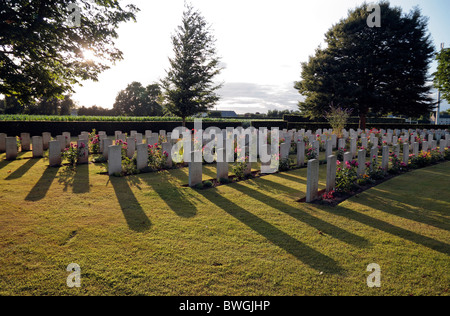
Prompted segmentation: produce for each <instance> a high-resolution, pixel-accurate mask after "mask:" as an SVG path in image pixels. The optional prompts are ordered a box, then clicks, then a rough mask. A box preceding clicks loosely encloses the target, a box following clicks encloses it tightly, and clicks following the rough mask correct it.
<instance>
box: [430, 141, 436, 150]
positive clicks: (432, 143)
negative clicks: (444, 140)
mask: <svg viewBox="0 0 450 316" xmlns="http://www.w3.org/2000/svg"><path fill="white" fill-rule="evenodd" d="M436 148H437V141H436V140H434V139H433V140H431V150H435V149H436Z"/></svg>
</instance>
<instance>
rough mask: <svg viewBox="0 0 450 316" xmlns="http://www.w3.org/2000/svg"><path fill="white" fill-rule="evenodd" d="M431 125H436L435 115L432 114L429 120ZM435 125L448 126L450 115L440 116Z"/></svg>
mask: <svg viewBox="0 0 450 316" xmlns="http://www.w3.org/2000/svg"><path fill="white" fill-rule="evenodd" d="M430 122H431V124H435V123H436V113H433V114H432V115H431V118H430ZM437 125H450V114H440V115H439V122H438V123H437Z"/></svg>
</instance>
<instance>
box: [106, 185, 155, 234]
mask: <svg viewBox="0 0 450 316" xmlns="http://www.w3.org/2000/svg"><path fill="white" fill-rule="evenodd" d="M110 181H111V184H112V186H113V188H114V192H115V193H116V196H117V200H118V201H119V204H120V208H121V209H122V212H123V215H124V217H125V220H126V222H127V225H128V227H129V228H130V229H131V230H134V231H136V232H145V231H147V230H149V229H150V227H151V225H152V224H151V222H150V220H149V219H148V217H147V215H145V212H144V210H143V209H142V207H141V205H140V204H139V201H138V200H137V199H136V197H135V196H134V193H133V191H131V188H130V186H129V185H128V182H127V179H126V178H116V177H110Z"/></svg>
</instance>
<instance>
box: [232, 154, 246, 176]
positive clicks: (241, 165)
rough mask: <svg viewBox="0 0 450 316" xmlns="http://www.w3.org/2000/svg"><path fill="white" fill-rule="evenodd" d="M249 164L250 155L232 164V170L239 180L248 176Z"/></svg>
mask: <svg viewBox="0 0 450 316" xmlns="http://www.w3.org/2000/svg"><path fill="white" fill-rule="evenodd" d="M247 165H248V157H245V159H241V160H237V161H235V163H234V164H232V165H231V171H232V172H233V173H234V175H235V176H236V178H238V179H239V180H243V179H245V178H246V177H247V175H246V172H245V171H246V170H247Z"/></svg>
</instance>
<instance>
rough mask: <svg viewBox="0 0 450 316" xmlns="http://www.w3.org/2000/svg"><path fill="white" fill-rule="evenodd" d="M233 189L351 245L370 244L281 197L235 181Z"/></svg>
mask: <svg viewBox="0 0 450 316" xmlns="http://www.w3.org/2000/svg"><path fill="white" fill-rule="evenodd" d="M233 189H236V190H238V191H239V192H241V193H243V194H245V195H248V196H250V197H252V198H254V199H255V200H258V201H260V202H261V203H264V204H266V205H267V206H269V207H271V208H273V209H276V210H279V211H281V212H283V213H285V214H287V215H289V216H292V217H293V218H295V219H296V220H298V221H300V222H303V223H305V224H307V225H309V226H311V227H314V228H316V229H317V230H319V231H320V232H322V233H325V234H326V235H330V236H332V237H333V238H336V239H338V240H341V241H343V242H345V243H347V244H350V245H353V246H355V247H359V248H365V247H368V246H370V243H369V241H367V240H366V239H364V238H363V237H360V236H358V235H355V234H352V233H350V232H348V231H346V230H345V229H342V228H339V227H337V226H334V225H333V224H330V223H328V222H325V221H323V220H321V219H319V218H317V217H314V216H312V215H311V214H309V213H307V212H305V211H302V210H301V209H299V208H296V207H293V206H291V205H288V204H286V203H283V202H282V201H280V200H279V199H275V198H272V197H270V196H268V195H265V194H263V193H261V192H259V191H256V190H254V189H252V188H249V187H247V186H244V185H241V184H239V183H235V184H234V185H233Z"/></svg>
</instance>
